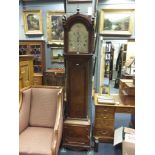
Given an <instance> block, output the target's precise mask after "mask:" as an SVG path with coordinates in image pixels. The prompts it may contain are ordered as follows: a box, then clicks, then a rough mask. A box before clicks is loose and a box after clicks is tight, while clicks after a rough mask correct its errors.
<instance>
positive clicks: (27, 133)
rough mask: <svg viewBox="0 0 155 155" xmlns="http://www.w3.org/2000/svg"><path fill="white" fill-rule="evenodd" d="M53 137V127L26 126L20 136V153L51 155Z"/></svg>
mask: <svg viewBox="0 0 155 155" xmlns="http://www.w3.org/2000/svg"><path fill="white" fill-rule="evenodd" d="M52 137H53V129H52V128H42V127H28V128H26V129H25V130H24V131H23V132H22V133H21V134H20V136H19V141H20V143H19V155H51V144H52Z"/></svg>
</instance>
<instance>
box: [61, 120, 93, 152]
mask: <svg viewBox="0 0 155 155" xmlns="http://www.w3.org/2000/svg"><path fill="white" fill-rule="evenodd" d="M63 147H65V148H68V149H72V150H89V149H90V147H91V145H90V120H89V119H87V120H86V119H85V120H82V119H69V118H68V119H66V120H65V121H64V131H63Z"/></svg>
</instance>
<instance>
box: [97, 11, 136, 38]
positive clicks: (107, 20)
mask: <svg viewBox="0 0 155 155" xmlns="http://www.w3.org/2000/svg"><path fill="white" fill-rule="evenodd" d="M133 27H134V10H133V9H101V11H100V24H99V32H100V34H103V35H125V36H126V35H132V33H133Z"/></svg>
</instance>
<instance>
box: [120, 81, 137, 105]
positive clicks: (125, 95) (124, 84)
mask: <svg viewBox="0 0 155 155" xmlns="http://www.w3.org/2000/svg"><path fill="white" fill-rule="evenodd" d="M119 95H120V98H121V100H122V102H123V103H124V104H126V105H135V85H134V83H133V79H120V84H119Z"/></svg>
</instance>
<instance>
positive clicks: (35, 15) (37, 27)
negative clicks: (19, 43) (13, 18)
mask: <svg viewBox="0 0 155 155" xmlns="http://www.w3.org/2000/svg"><path fill="white" fill-rule="evenodd" d="M23 21H24V31H25V34H27V35H33V34H43V28H42V16H41V10H24V11H23Z"/></svg>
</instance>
